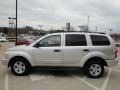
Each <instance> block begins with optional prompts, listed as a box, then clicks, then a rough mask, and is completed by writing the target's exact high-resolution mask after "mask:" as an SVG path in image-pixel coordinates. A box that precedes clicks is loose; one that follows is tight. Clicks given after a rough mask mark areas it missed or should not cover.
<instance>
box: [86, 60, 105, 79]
mask: <svg viewBox="0 0 120 90" xmlns="http://www.w3.org/2000/svg"><path fill="white" fill-rule="evenodd" d="M93 68H94V69H93ZM96 68H97V69H96ZM84 72H85V74H86V75H87V76H88V77H89V78H100V77H102V76H103V74H104V65H103V64H102V62H100V61H91V62H89V63H87V64H86V65H85V67H84Z"/></svg>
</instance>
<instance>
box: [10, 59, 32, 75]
mask: <svg viewBox="0 0 120 90" xmlns="http://www.w3.org/2000/svg"><path fill="white" fill-rule="evenodd" d="M16 62H22V63H24V65H25V71H24V72H23V73H17V72H16V71H15V70H14V64H15V63H16ZM29 69H30V67H29V64H28V63H27V62H26V60H25V59H23V58H16V59H15V60H14V61H13V63H12V64H11V71H12V72H13V74H15V75H17V76H24V75H27V74H28V72H29Z"/></svg>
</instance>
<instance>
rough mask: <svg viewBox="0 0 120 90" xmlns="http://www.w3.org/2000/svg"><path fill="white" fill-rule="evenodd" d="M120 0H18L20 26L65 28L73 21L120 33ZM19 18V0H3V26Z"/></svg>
mask: <svg viewBox="0 0 120 90" xmlns="http://www.w3.org/2000/svg"><path fill="white" fill-rule="evenodd" d="M119 4H120V0H18V26H19V27H25V26H32V27H34V28H37V29H38V28H39V26H38V25H42V26H43V27H42V28H43V29H46V30H48V29H50V28H62V27H65V24H66V23H67V22H70V23H71V25H72V26H74V27H75V28H76V29H77V30H79V27H78V26H80V25H87V23H88V16H89V28H90V29H91V30H95V29H96V26H97V30H98V31H106V32H109V29H112V32H115V33H120V31H119V28H120V5H119ZM9 16H10V17H15V0H0V26H7V27H8V26H9V24H8V17H9Z"/></svg>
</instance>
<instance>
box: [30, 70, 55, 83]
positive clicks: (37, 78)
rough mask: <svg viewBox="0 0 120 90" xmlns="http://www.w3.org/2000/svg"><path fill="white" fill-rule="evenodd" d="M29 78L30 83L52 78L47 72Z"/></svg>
mask: <svg viewBox="0 0 120 90" xmlns="http://www.w3.org/2000/svg"><path fill="white" fill-rule="evenodd" d="M29 77H30V79H31V80H32V81H37V80H44V79H50V78H54V76H53V75H52V74H50V73H48V72H46V73H43V74H42V73H41V74H31V75H29Z"/></svg>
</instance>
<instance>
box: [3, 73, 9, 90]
mask: <svg viewBox="0 0 120 90" xmlns="http://www.w3.org/2000/svg"><path fill="white" fill-rule="evenodd" d="M8 84H9V80H8V74H7V73H6V74H5V82H4V90H9V85H8Z"/></svg>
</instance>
